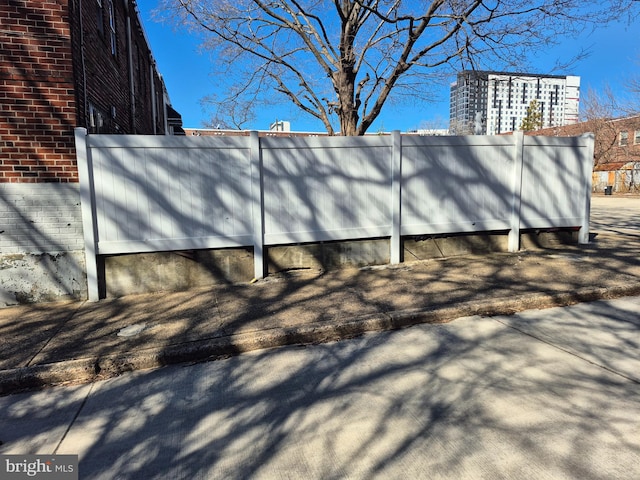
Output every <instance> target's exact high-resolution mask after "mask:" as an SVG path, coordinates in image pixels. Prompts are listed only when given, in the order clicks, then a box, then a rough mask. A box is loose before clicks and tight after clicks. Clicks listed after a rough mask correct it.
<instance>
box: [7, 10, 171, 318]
mask: <svg viewBox="0 0 640 480" xmlns="http://www.w3.org/2000/svg"><path fill="white" fill-rule="evenodd" d="M167 112H169V114H167ZM180 124H181V120H180V116H179V115H178V114H177V112H175V111H174V110H173V109H171V107H170V105H169V101H168V95H167V92H166V89H165V86H164V82H163V80H162V77H161V76H160V74H159V73H158V71H157V69H156V65H155V62H154V59H153V57H152V55H151V51H150V47H149V45H148V42H147V39H146V37H145V34H144V31H143V28H142V25H141V21H140V17H139V14H138V10H137V6H136V2H135V0H2V1H0V219H1V221H0V260H4V262H5V263H4V264H3V266H7V265H8V264H7V262H9V260H7V258H8V257H7V255H9V256H11V257H10V258H11V259H13V260H11V261H10V262H9V266H14V267H16V268H18V267H20V268H23V267H24V268H25V269H26V270H24V271H20V270H12V269H11V268H3V269H2V270H0V306H2V304H3V302H4V303H11V302H13V301H15V299H18V300H20V299H21V298H22V297H23V299H24V300H33V299H35V296H34V295H33V294H32V293H24V292H25V291H27V292H33V291H34V290H35V289H36V287H35V286H34V282H35V283H37V282H40V283H41V284H40V285H39V286H38V289H39V290H46V291H49V294H47V295H49V296H52V297H58V296H60V295H63V296H65V295H71V296H76V297H77V296H81V295H82V293H81V291H82V288H83V285H84V280H83V279H82V278H80V277H81V276H82V274H83V270H82V268H83V265H82V264H83V262H84V259H83V257H82V255H81V253H82V246H83V239H82V224H81V221H80V208H79V192H78V188H77V182H78V172H77V166H76V156H75V146H74V128H75V127H86V128H87V130H88V131H89V133H139V134H168V133H173V132H174V131H178V132H180V131H181V129H180ZM34 255H35V256H36V257H34ZM45 255H49V256H51V255H54V256H55V261H53V260H51V258H49V257H47V258H49V260H46V258H45V257H44V256H45ZM63 257H64V258H66V259H67V260H68V262H67V264H66V266H62V267H61V265H63V264H64V262H63V261H62V260H63ZM71 257H73V258H71ZM16 259H18V260H16ZM45 260H46V261H45ZM11 262H13V263H11ZM16 262H17V263H16ZM21 262H22V263H21ZM29 262H31V263H29ZM33 262H36V263H37V265H35V266H34V265H32V263H33ZM43 262H44V263H43ZM47 262H48V263H47ZM45 263H46V265H45ZM61 268H62V270H64V271H65V272H66V273H61ZM65 269H66V270H65ZM38 270H41V271H42V272H44V275H45V277H47V278H44V279H43V277H42V275H40V276H37V275H36V276H35V277H34V278H33V279H30V275H32V274H33V272H35V271H38ZM25 272H27V273H25ZM34 275H35V274H34ZM18 279H21V280H20V281H21V282H22V283H20V284H17V283H16V282H18ZM25 279H26V280H25ZM44 284H46V285H44ZM21 295H22V297H21Z"/></svg>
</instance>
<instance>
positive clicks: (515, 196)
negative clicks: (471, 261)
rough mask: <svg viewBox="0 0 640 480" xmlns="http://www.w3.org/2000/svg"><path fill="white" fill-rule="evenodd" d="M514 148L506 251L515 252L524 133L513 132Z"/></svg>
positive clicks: (517, 241)
mask: <svg viewBox="0 0 640 480" xmlns="http://www.w3.org/2000/svg"><path fill="white" fill-rule="evenodd" d="M513 138H514V140H515V146H514V149H513V160H514V165H513V181H512V182H511V185H512V188H513V191H512V195H511V202H512V203H511V220H510V225H509V228H510V229H509V238H508V246H507V249H508V251H509V252H517V251H518V250H519V249H520V210H521V208H520V207H521V195H522V162H523V159H524V133H523V132H514V134H513Z"/></svg>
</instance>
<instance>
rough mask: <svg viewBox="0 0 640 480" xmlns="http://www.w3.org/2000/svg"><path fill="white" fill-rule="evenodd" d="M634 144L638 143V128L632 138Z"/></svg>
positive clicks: (639, 138)
mask: <svg viewBox="0 0 640 480" xmlns="http://www.w3.org/2000/svg"><path fill="white" fill-rule="evenodd" d="M633 144H634V145H640V130H636V133H635V136H634V138H633Z"/></svg>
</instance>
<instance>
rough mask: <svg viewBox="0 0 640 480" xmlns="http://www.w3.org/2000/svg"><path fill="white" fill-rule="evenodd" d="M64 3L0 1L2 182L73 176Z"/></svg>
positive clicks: (69, 179)
mask: <svg viewBox="0 0 640 480" xmlns="http://www.w3.org/2000/svg"><path fill="white" fill-rule="evenodd" d="M67 3H68V2H67V1H66V0H4V1H3V2H0V45H1V47H0V48H1V50H0V109H1V114H0V139H1V140H0V149H1V153H0V182H2V183H6V182H75V181H77V169H76V161H75V149H74V145H73V127H74V126H75V120H76V100H75V95H74V82H73V80H74V76H73V62H72V49H71V41H70V38H71V32H70V26H69V22H68V18H69V11H68V7H67ZM36 7H37V8H36Z"/></svg>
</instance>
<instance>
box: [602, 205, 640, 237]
mask: <svg viewBox="0 0 640 480" xmlns="http://www.w3.org/2000/svg"><path fill="white" fill-rule="evenodd" d="M591 230H593V231H600V232H603V233H618V234H622V235H625V236H630V237H633V238H634V239H638V238H640V196H629V195H610V196H600V195H599V196H594V197H592V198H591Z"/></svg>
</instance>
